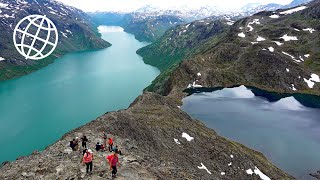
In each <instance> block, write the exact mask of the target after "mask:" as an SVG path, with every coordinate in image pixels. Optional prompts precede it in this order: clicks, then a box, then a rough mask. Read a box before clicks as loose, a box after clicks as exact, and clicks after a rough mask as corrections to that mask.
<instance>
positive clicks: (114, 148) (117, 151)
mask: <svg viewBox="0 0 320 180" xmlns="http://www.w3.org/2000/svg"><path fill="white" fill-rule="evenodd" d="M112 151H113V152H116V153H117V154H119V155H122V153H121V151H120V150H119V149H118V145H116V147H113V148H112Z"/></svg>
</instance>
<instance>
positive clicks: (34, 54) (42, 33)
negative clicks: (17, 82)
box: [13, 15, 58, 60]
mask: <svg viewBox="0 0 320 180" xmlns="http://www.w3.org/2000/svg"><path fill="white" fill-rule="evenodd" d="M13 43H14V45H15V47H16V49H17V50H18V52H19V53H20V54H21V55H22V56H24V57H25V58H26V59H32V60H40V59H43V58H45V57H47V56H49V55H50V54H51V53H52V52H53V51H54V49H55V48H56V47H57V44H58V31H57V28H56V26H55V25H54V24H53V22H52V21H51V20H50V19H48V18H47V17H46V16H42V15H30V16H27V17H25V18H23V19H21V20H20V21H19V23H18V24H17V26H16V27H15V29H14V33H13Z"/></svg>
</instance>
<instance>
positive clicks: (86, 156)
mask: <svg viewBox="0 0 320 180" xmlns="http://www.w3.org/2000/svg"><path fill="white" fill-rule="evenodd" d="M92 160H93V153H92V150H91V149H88V150H87V152H86V153H85V154H84V155H83V159H82V161H83V163H84V164H86V166H87V173H89V169H90V174H91V172H92Z"/></svg>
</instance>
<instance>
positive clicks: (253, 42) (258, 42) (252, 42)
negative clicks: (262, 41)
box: [251, 42, 259, 44]
mask: <svg viewBox="0 0 320 180" xmlns="http://www.w3.org/2000/svg"><path fill="white" fill-rule="evenodd" d="M258 43H259V42H251V44H258Z"/></svg>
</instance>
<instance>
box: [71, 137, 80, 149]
mask: <svg viewBox="0 0 320 180" xmlns="http://www.w3.org/2000/svg"><path fill="white" fill-rule="evenodd" d="M70 147H71V149H72V150H73V151H76V150H78V142H77V140H76V139H73V140H72V141H70Z"/></svg>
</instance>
